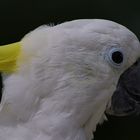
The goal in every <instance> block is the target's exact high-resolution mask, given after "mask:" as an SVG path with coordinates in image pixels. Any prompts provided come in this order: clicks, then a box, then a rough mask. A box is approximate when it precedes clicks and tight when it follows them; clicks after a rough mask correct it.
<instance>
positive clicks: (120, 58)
mask: <svg viewBox="0 0 140 140" xmlns="http://www.w3.org/2000/svg"><path fill="white" fill-rule="evenodd" d="M112 60H113V61H114V62H115V63H116V64H120V63H122V62H123V54H122V53H121V52H119V51H116V52H113V53H112Z"/></svg>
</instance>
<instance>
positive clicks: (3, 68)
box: [0, 42, 21, 73]
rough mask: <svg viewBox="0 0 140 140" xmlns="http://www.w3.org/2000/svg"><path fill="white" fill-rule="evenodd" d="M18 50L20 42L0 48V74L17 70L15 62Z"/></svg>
mask: <svg viewBox="0 0 140 140" xmlns="http://www.w3.org/2000/svg"><path fill="white" fill-rule="evenodd" d="M20 49H21V43H20V42H16V43H12V44H9V45H3V46H0V72H6V73H9V72H13V71H15V70H16V69H17V65H16V61H17V58H18V56H19V53H20Z"/></svg>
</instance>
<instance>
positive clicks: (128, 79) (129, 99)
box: [106, 59, 140, 116]
mask: <svg viewBox="0 0 140 140" xmlns="http://www.w3.org/2000/svg"><path fill="white" fill-rule="evenodd" d="M106 113H107V114H110V115H115V116H126V115H132V114H133V115H134V114H135V115H139V114H140V59H139V60H137V62H136V63H135V64H133V65H132V66H131V67H130V68H128V69H127V70H126V71H125V72H124V73H123V74H122V75H121V76H120V79H119V81H118V85H117V88H116V91H115V92H114V94H113V96H112V99H111V105H110V107H109V108H108V109H107V111H106Z"/></svg>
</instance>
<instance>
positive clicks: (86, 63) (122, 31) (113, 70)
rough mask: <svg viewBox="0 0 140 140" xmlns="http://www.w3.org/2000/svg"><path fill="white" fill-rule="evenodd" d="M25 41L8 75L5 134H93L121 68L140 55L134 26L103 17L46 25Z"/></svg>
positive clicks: (27, 137)
mask: <svg viewBox="0 0 140 140" xmlns="http://www.w3.org/2000/svg"><path fill="white" fill-rule="evenodd" d="M21 44H22V48H21V49H22V50H21V52H22V53H21V54H20V56H19V58H18V60H17V65H18V70H17V71H16V72H13V73H12V74H10V75H7V76H5V75H4V76H3V77H4V89H3V96H2V102H1V105H0V140H91V139H92V132H93V131H95V129H96V125H97V124H98V123H99V122H100V120H101V119H102V118H103V117H104V111H105V110H106V106H107V104H108V102H109V100H110V98H111V96H112V94H113V91H114V89H115V87H116V84H117V81H118V78H119V76H120V74H121V73H122V72H123V71H124V70H126V69H127V68H128V67H129V66H131V65H132V64H133V63H134V62H135V61H136V60H137V58H138V57H139V56H140V45H139V41H138V39H137V38H136V36H135V35H134V34H133V33H132V32H131V31H129V30H128V29H127V28H125V27H124V26H121V25H119V24H117V23H115V22H112V21H107V20H98V19H95V20H75V21H71V22H66V23H63V24H60V25H57V26H54V27H48V26H42V27H39V28H38V29H36V30H34V31H32V32H31V33H29V34H28V35H26V36H25V37H24V38H23V39H22V40H21ZM113 52H119V54H122V55H123V57H122V59H123V61H122V62H120V63H118V62H117V63H115V62H113V60H112V54H113Z"/></svg>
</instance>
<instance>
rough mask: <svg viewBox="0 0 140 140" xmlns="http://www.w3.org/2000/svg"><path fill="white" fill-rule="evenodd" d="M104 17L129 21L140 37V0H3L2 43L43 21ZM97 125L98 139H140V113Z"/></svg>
mask: <svg viewBox="0 0 140 140" xmlns="http://www.w3.org/2000/svg"><path fill="white" fill-rule="evenodd" d="M81 18H82V19H87V18H88V19H89V18H92V19H93V18H102V19H109V20H113V21H116V22H118V23H120V24H123V25H125V26H126V27H128V28H129V29H130V30H132V31H133V32H134V33H135V34H136V35H137V36H138V38H140V26H139V25H140V6H139V1H138V0H137V1H136V0H104V1H103V0H102V1H101V0H1V1H0V45H3V44H7V43H12V42H16V41H19V40H20V39H21V38H22V37H23V36H24V35H25V34H26V33H28V32H29V31H31V30H33V29H35V28H36V27H38V26H40V25H42V24H48V25H49V24H52V23H53V24H54V25H55V24H59V23H62V22H65V21H68V20H74V19H81ZM108 119H109V121H107V122H105V123H104V124H103V125H101V126H98V127H97V131H96V133H95V140H103V139H107V140H140V117H133V116H129V117H121V118H118V117H113V116H108Z"/></svg>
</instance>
